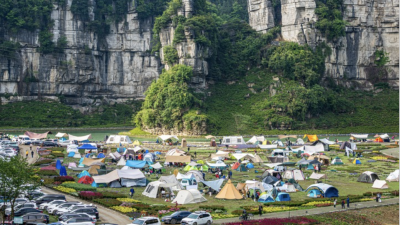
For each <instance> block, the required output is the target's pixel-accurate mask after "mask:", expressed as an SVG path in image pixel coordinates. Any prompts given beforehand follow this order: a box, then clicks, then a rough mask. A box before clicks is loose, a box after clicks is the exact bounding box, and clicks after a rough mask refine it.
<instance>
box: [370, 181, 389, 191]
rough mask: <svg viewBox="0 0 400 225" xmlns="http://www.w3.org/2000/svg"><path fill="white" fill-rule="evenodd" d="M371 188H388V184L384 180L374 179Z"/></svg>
mask: <svg viewBox="0 0 400 225" xmlns="http://www.w3.org/2000/svg"><path fill="white" fill-rule="evenodd" d="M372 188H378V189H387V188H389V186H388V185H387V183H386V181H384V180H375V181H374V184H373V185H372Z"/></svg>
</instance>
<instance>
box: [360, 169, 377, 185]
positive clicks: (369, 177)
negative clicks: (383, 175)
mask: <svg viewBox="0 0 400 225" xmlns="http://www.w3.org/2000/svg"><path fill="white" fill-rule="evenodd" d="M375 180H379V177H378V175H377V174H376V173H374V172H371V171H365V172H364V173H362V174H361V175H360V176H359V177H358V179H357V182H363V183H374V181H375Z"/></svg>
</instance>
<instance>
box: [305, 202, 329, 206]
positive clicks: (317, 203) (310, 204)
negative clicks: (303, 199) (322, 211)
mask: <svg viewBox="0 0 400 225" xmlns="http://www.w3.org/2000/svg"><path fill="white" fill-rule="evenodd" d="M330 203H332V202H330V201H313V202H309V203H306V204H303V205H302V206H315V205H321V204H330Z"/></svg>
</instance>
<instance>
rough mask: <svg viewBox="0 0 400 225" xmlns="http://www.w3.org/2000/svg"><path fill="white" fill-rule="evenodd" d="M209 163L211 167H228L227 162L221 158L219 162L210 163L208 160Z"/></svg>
mask: <svg viewBox="0 0 400 225" xmlns="http://www.w3.org/2000/svg"><path fill="white" fill-rule="evenodd" d="M207 165H209V166H210V167H212V168H216V167H218V168H219V167H226V164H225V163H224V162H222V161H221V160H218V161H217V162H215V163H209V162H207Z"/></svg>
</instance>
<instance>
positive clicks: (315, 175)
mask: <svg viewBox="0 0 400 225" xmlns="http://www.w3.org/2000/svg"><path fill="white" fill-rule="evenodd" d="M322 178H326V175H325V174H321V173H314V172H313V173H312V174H311V176H310V179H314V180H319V179H322Z"/></svg>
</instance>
